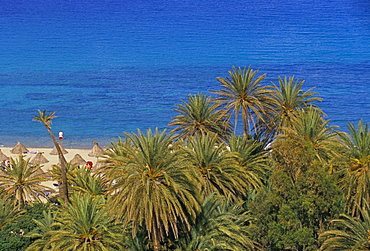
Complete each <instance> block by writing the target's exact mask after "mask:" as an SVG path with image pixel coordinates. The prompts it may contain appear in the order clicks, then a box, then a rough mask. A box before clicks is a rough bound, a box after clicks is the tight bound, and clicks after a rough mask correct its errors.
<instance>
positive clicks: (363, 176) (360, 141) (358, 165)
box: [341, 120, 370, 216]
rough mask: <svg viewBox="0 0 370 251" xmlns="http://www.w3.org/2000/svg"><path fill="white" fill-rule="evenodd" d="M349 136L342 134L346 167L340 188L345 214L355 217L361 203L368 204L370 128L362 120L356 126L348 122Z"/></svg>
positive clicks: (369, 197) (369, 189)
mask: <svg viewBox="0 0 370 251" xmlns="http://www.w3.org/2000/svg"><path fill="white" fill-rule="evenodd" d="M347 128H348V131H349V134H342V135H341V138H342V141H343V148H342V149H343V152H344V156H345V161H346V163H347V167H346V168H345V169H344V177H343V179H342V180H341V186H342V188H343V189H344V191H345V194H346V200H347V205H346V209H347V212H348V213H350V214H351V215H353V216H354V215H357V214H358V213H359V209H361V208H362V207H363V203H364V202H367V203H370V192H369V191H370V128H369V123H367V124H364V121H363V120H360V121H359V122H358V125H357V128H356V126H355V125H354V124H353V123H351V122H349V123H348V125H347Z"/></svg>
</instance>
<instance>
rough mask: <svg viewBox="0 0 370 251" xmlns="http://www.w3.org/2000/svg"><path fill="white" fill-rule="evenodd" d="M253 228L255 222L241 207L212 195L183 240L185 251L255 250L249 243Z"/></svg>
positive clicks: (252, 244)
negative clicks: (251, 228)
mask: <svg viewBox="0 0 370 251" xmlns="http://www.w3.org/2000/svg"><path fill="white" fill-rule="evenodd" d="M251 224H252V219H251V217H250V216H249V214H248V212H246V211H245V210H244V209H243V207H242V206H240V205H237V204H231V202H230V200H227V199H225V198H224V197H221V196H217V195H216V194H214V193H213V194H210V195H208V196H207V197H206V198H205V200H204V202H203V203H202V210H201V212H200V213H199V214H198V215H197V219H196V223H195V224H194V225H193V227H192V229H191V231H190V232H189V233H188V237H187V238H184V239H181V240H180V243H181V242H185V243H183V244H182V246H183V248H182V250H186V251H193V250H220V251H221V250H225V251H226V250H229V251H233V250H255V249H254V247H255V244H254V242H253V241H252V240H251V239H250V236H251V233H250V227H249V226H250V225H251ZM186 239H187V240H188V241H184V240H186Z"/></svg>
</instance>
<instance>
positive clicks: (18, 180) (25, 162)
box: [0, 155, 50, 209]
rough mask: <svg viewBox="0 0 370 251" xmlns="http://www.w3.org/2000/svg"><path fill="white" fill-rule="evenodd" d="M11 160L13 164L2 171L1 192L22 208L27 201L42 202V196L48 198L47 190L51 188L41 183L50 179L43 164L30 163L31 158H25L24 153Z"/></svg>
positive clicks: (0, 175) (0, 177)
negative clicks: (42, 167) (45, 173)
mask: <svg viewBox="0 0 370 251" xmlns="http://www.w3.org/2000/svg"><path fill="white" fill-rule="evenodd" d="M10 161H11V166H10V167H7V168H6V169H2V170H1V171H0V192H1V193H3V194H6V196H7V197H8V198H9V199H10V200H12V201H14V203H15V204H16V205H17V206H18V207H19V208H20V209H22V208H24V206H25V205H26V204H27V203H34V202H41V199H40V197H43V198H47V196H46V194H45V192H46V191H48V190H50V188H48V187H46V186H44V185H41V184H40V183H41V182H43V181H47V180H48V179H47V178H46V177H45V176H44V175H43V171H42V169H41V166H40V165H30V163H29V162H30V159H24V158H23V156H22V155H19V157H18V159H13V158H11V159H10Z"/></svg>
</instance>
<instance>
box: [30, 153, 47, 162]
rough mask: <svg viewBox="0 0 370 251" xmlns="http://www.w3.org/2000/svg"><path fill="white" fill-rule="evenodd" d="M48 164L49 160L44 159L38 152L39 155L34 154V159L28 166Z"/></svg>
mask: <svg viewBox="0 0 370 251" xmlns="http://www.w3.org/2000/svg"><path fill="white" fill-rule="evenodd" d="M48 162H49V160H48V159H47V158H45V156H44V155H43V154H42V153H41V152H39V153H37V154H36V156H35V157H33V159H31V161H30V164H32V165H37V164H39V165H41V164H45V163H48Z"/></svg>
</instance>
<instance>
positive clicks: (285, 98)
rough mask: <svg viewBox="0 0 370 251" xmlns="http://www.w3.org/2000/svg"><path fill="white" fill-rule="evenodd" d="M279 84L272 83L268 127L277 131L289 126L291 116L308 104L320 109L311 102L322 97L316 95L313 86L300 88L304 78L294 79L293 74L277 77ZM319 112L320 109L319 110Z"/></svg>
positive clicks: (320, 99)
mask: <svg viewBox="0 0 370 251" xmlns="http://www.w3.org/2000/svg"><path fill="white" fill-rule="evenodd" d="M278 80H279V85H276V84H274V83H272V92H271V96H272V107H273V109H271V110H270V114H269V115H268V116H269V117H270V118H271V119H270V121H269V123H270V125H269V128H274V129H275V131H276V132H277V133H279V132H280V130H281V128H283V127H291V125H292V120H293V118H294V117H295V116H296V115H297V112H298V111H299V110H300V109H305V107H308V105H311V107H312V108H315V109H317V111H320V109H319V107H317V106H315V105H312V104H311V103H312V102H315V101H322V98H319V97H316V96H315V95H317V94H318V93H316V92H313V91H312V90H313V89H314V87H313V88H310V89H309V90H307V91H303V90H302V85H303V84H304V80H301V81H299V80H296V79H294V76H292V77H290V78H289V79H288V78H287V77H284V79H282V78H281V77H278ZM320 112H321V111H320Z"/></svg>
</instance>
